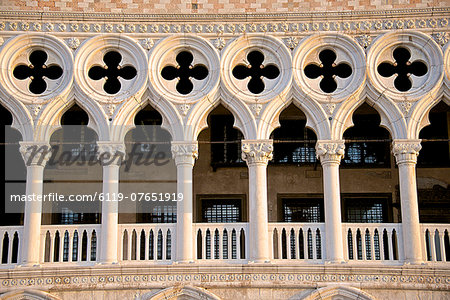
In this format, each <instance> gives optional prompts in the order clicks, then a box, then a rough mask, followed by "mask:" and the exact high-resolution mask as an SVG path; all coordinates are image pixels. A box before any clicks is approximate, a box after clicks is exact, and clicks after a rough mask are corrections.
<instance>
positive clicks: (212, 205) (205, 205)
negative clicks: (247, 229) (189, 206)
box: [196, 195, 246, 223]
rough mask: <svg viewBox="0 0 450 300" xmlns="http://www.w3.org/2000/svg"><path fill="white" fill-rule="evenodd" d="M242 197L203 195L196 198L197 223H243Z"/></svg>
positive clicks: (243, 206)
mask: <svg viewBox="0 0 450 300" xmlns="http://www.w3.org/2000/svg"><path fill="white" fill-rule="evenodd" d="M245 205H246V200H245V196H244V195H238V196H235V195H231V196H227V195H203V196H198V197H197V218H196V219H197V222H199V223H237V222H245V218H246V217H245V212H244V209H245Z"/></svg>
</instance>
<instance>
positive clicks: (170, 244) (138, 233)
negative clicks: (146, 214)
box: [117, 223, 176, 262]
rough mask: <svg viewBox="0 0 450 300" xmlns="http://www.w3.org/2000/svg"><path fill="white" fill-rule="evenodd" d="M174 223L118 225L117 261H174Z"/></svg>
mask: <svg viewBox="0 0 450 300" xmlns="http://www.w3.org/2000/svg"><path fill="white" fill-rule="evenodd" d="M175 230H176V224H175V223H167V224H162V223H153V224H120V225H119V240H118V243H119V245H118V247H117V249H118V251H119V252H118V257H119V261H122V262H124V261H135V260H139V261H155V262H167V261H172V260H175V242H176V231H175Z"/></svg>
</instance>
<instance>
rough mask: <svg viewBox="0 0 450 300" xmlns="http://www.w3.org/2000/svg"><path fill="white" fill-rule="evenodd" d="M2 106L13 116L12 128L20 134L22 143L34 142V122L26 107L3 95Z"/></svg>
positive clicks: (0, 98) (0, 100)
mask: <svg viewBox="0 0 450 300" xmlns="http://www.w3.org/2000/svg"><path fill="white" fill-rule="evenodd" d="M0 105H2V106H3V107H4V108H5V109H6V110H7V111H8V112H9V113H10V114H11V116H12V119H13V121H12V124H11V127H12V128H14V129H16V130H17V131H19V132H20V134H21V135H22V141H32V140H33V137H34V130H33V123H34V122H33V118H32V117H31V114H30V112H29V111H28V110H27V108H26V107H25V105H23V104H22V103H19V102H17V101H15V100H14V99H12V98H9V97H5V96H3V95H1V94H0Z"/></svg>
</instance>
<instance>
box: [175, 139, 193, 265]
mask: <svg viewBox="0 0 450 300" xmlns="http://www.w3.org/2000/svg"><path fill="white" fill-rule="evenodd" d="M171 150H172V156H173V158H174V159H175V164H176V166H177V194H180V193H181V194H183V200H182V201H180V202H178V204H177V235H176V238H177V240H176V260H177V262H179V263H189V262H193V261H194V235H193V228H192V226H193V223H192V222H193V194H192V189H193V186H192V184H193V181H192V172H193V168H194V163H195V160H196V159H197V158H198V144H197V142H196V141H195V142H185V141H174V142H172V146H171Z"/></svg>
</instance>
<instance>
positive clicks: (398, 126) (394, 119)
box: [334, 89, 407, 139]
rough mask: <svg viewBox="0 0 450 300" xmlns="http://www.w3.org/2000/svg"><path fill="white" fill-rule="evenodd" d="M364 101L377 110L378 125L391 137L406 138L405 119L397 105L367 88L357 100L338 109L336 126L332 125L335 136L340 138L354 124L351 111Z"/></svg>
mask: <svg viewBox="0 0 450 300" xmlns="http://www.w3.org/2000/svg"><path fill="white" fill-rule="evenodd" d="M364 102H367V103H368V104H369V105H370V106H371V107H373V108H374V109H375V110H376V111H377V112H378V114H379V115H380V118H381V123H380V126H381V127H383V128H385V129H386V130H388V131H389V133H390V135H391V138H392V139H406V138H407V128H406V126H407V125H406V119H405V117H404V115H403V113H402V112H401V111H400V108H399V106H398V105H396V104H395V103H394V102H393V101H390V100H389V99H387V98H386V97H384V96H383V95H382V96H379V95H376V94H374V93H372V92H371V91H370V90H369V89H367V90H366V93H364V94H362V95H361V97H360V99H359V100H358V101H357V102H353V103H351V105H345V106H344V108H340V109H339V116H336V118H337V119H338V120H339V121H338V124H337V126H335V127H334V130H335V132H334V135H335V136H336V137H339V138H340V139H342V137H343V135H344V132H345V131H346V130H347V129H349V128H350V127H352V126H353V125H354V124H353V113H354V112H355V111H356V110H357V109H358V107H360V106H361V105H362V104H363V103H364Z"/></svg>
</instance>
